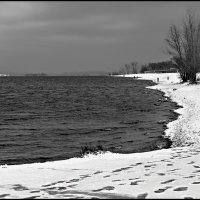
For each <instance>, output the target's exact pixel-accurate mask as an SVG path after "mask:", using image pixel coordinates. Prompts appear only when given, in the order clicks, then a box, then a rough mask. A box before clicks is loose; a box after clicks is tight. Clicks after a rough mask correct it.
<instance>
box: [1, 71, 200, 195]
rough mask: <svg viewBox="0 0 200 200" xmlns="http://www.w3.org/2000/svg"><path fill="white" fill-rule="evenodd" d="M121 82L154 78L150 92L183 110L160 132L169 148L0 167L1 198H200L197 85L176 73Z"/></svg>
mask: <svg viewBox="0 0 200 200" xmlns="http://www.w3.org/2000/svg"><path fill="white" fill-rule="evenodd" d="M126 76H127V77H128V76H129V77H140V78H141V79H146V80H153V81H155V82H157V78H159V82H158V85H155V86H151V87H150V88H151V89H158V90H161V91H163V92H164V93H165V95H166V96H168V97H170V98H171V100H172V101H175V102H177V103H178V104H179V105H180V106H183V108H179V109H178V110H176V112H178V113H179V114H181V115H180V116H179V117H178V119H177V120H175V121H173V122H170V123H168V124H167V127H168V129H167V130H166V131H165V135H166V136H167V137H170V139H171V140H172V142H173V145H172V148H170V149H162V150H156V151H152V152H146V153H134V154H114V153H110V152H107V153H104V154H99V155H96V156H95V155H90V156H88V157H85V158H72V159H69V160H63V161H54V162H46V163H35V164H24V165H11V166H6V165H4V166H0V177H1V183H0V198H93V197H95V198H191V197H192V198H199V197H200V192H199V185H200V154H199V153H200V147H199V143H200V132H198V131H199V128H200V123H199V118H200V114H199V113H200V106H199V101H200V100H199V96H200V85H199V84H197V85H188V84H180V83H179V82H180V80H179V78H178V74H177V73H170V74H132V75H126ZM159 120H162V119H158V121H159Z"/></svg>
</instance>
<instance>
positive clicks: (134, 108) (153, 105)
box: [0, 77, 177, 164]
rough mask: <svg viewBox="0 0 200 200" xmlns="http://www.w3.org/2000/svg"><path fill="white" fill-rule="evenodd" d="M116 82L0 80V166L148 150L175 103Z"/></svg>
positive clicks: (136, 83) (134, 83) (132, 83)
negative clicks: (84, 153)
mask: <svg viewBox="0 0 200 200" xmlns="http://www.w3.org/2000/svg"><path fill="white" fill-rule="evenodd" d="M148 85H154V84H153V83H152V82H150V81H144V80H134V79H133V78H122V77H1V78H0V164H20V163H31V162H43V161H49V160H61V159H67V158H70V157H73V156H75V155H78V153H79V152H80V147H81V146H84V145H93V146H95V145H98V144H101V145H102V146H103V147H104V148H106V149H108V150H109V151H112V152H120V153H132V152H143V151H149V150H152V149H153V148H155V144H156V143H157V142H159V141H160V139H161V135H162V132H163V130H164V127H163V124H158V123H157V122H158V121H159V120H173V119H174V117H176V115H175V114H174V113H173V112H172V110H173V109H175V108H176V107H177V106H176V104H175V103H172V102H170V101H160V100H163V99H164V97H163V93H161V92H160V91H156V90H151V89H147V88H145V87H146V86H148Z"/></svg>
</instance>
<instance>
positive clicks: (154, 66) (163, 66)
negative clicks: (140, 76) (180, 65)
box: [140, 61, 177, 73]
mask: <svg viewBox="0 0 200 200" xmlns="http://www.w3.org/2000/svg"><path fill="white" fill-rule="evenodd" d="M170 68H177V66H176V65H175V64H174V63H173V62H172V61H163V62H155V63H148V64H144V65H142V66H141V69H140V73H144V72H145V71H154V70H170Z"/></svg>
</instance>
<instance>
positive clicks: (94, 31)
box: [0, 1, 200, 73]
mask: <svg viewBox="0 0 200 200" xmlns="http://www.w3.org/2000/svg"><path fill="white" fill-rule="evenodd" d="M187 8H192V9H194V10H195V11H196V13H197V14H198V11H200V2H189V1H188V2H187V1H183V2H181V1H177V2H170V1H168V2H167V1H166V2H163V1H160V2H153V1H150V2H137V1H136V2H129V1H127V2H124V1H121V2H117V1H116V2H95V1H94V2H73V1H71V2H67V1H66V2H64V1H60V2H56V1H53V2H52V1H49V2H48V1H46V2H31V1H26V2H20V1H18V2H17V1H15V2H0V44H1V45H0V72H2V71H9V72H19V73H37V72H46V73H63V72H73V71H74V72H77V71H88V70H90V71H91V70H92V71H93V70H94V71H96V70H98V71H114V70H118V69H119V68H120V67H121V66H123V65H124V64H125V63H129V62H132V61H138V62H139V63H148V62H154V61H163V60H167V59H169V56H168V55H166V54H165V53H164V50H165V46H166V45H165V41H164V39H165V38H166V36H167V33H168V30H169V26H170V25H171V24H172V23H175V24H177V25H179V24H181V20H182V18H183V17H184V15H185V13H186V9H187Z"/></svg>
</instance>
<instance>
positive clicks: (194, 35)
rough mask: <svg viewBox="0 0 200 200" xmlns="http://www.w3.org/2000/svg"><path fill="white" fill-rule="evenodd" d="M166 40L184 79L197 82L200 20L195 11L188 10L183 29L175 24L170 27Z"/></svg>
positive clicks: (199, 53)
mask: <svg viewBox="0 0 200 200" xmlns="http://www.w3.org/2000/svg"><path fill="white" fill-rule="evenodd" d="M166 42H167V44H168V47H169V49H168V53H169V54H170V55H172V56H173V58H172V60H173V62H174V63H175V65H176V66H177V69H178V71H179V73H180V77H181V79H182V81H183V82H186V81H188V80H189V81H190V83H196V74H197V72H198V70H199V64H200V20H199V19H196V16H195V15H194V12H192V11H191V10H188V12H187V15H186V17H185V19H184V21H183V26H182V28H181V29H179V28H178V27H177V26H175V25H172V26H171V27H170V30H169V35H168V38H167V39H166Z"/></svg>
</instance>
